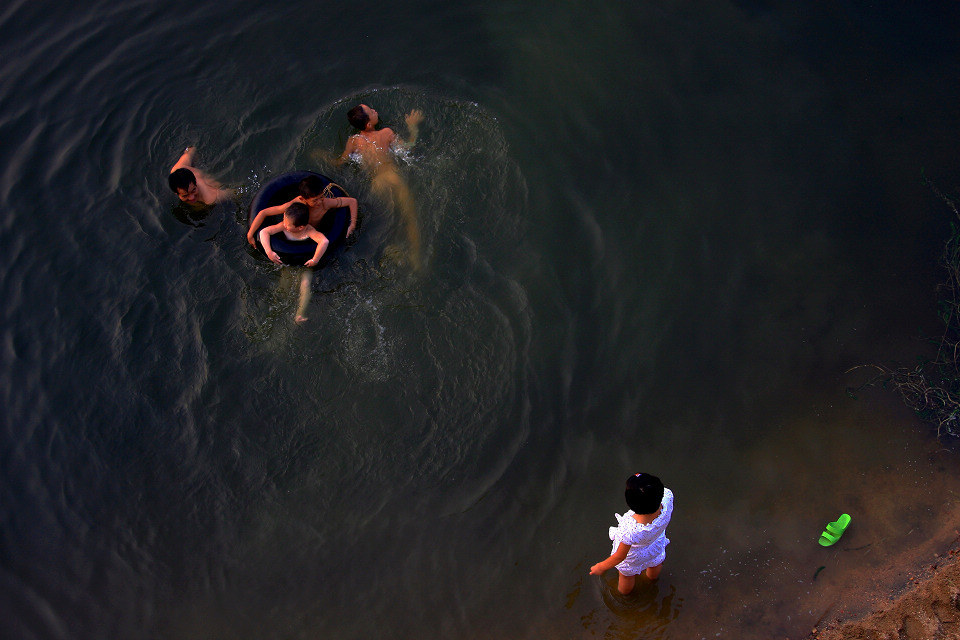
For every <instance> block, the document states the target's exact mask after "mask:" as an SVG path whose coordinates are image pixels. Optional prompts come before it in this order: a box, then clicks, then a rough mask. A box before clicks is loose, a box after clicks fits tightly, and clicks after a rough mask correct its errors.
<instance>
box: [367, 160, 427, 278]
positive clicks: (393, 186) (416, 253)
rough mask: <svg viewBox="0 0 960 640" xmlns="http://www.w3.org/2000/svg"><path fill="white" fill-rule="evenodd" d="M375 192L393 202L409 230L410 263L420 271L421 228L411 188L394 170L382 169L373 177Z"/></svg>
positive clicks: (372, 184)
mask: <svg viewBox="0 0 960 640" xmlns="http://www.w3.org/2000/svg"><path fill="white" fill-rule="evenodd" d="M371 186H372V188H373V191H374V192H375V193H376V194H377V195H379V196H380V197H381V198H383V199H385V200H387V201H389V202H393V204H394V207H395V208H396V209H397V210H399V212H400V217H401V219H402V220H403V224H404V226H405V227H406V230H407V242H408V243H409V244H410V263H411V264H412V265H413V267H414V269H420V266H421V259H420V227H419V226H418V225H417V211H416V208H415V207H414V204H413V196H412V195H411V194H410V187H408V186H407V183H405V182H404V181H403V179H402V178H401V177H400V176H399V175H398V174H397V172H396V171H394V170H393V169H392V168H385V169H381V171H380V172H379V173H378V174H377V175H376V176H374V177H373V181H372V183H371Z"/></svg>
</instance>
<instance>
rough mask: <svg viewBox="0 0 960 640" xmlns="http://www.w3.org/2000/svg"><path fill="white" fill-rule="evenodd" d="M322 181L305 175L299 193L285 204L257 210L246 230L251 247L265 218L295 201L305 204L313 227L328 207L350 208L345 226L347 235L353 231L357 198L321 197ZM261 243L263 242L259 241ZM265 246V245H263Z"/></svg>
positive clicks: (274, 214) (355, 224)
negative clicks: (348, 221) (348, 223)
mask: <svg viewBox="0 0 960 640" xmlns="http://www.w3.org/2000/svg"><path fill="white" fill-rule="evenodd" d="M323 192H324V185H323V181H322V180H320V178H318V177H317V176H307V177H306V178H304V179H303V180H301V181H300V195H299V196H297V197H296V198H294V199H293V200H291V201H290V202H287V203H285V204H278V205H275V206H273V207H267V208H266V209H261V210H260V211H258V212H257V215H256V217H255V218H254V219H253V221H252V222H251V223H250V228H249V229H248V230H247V242H249V243H250V246H251V247H256V246H257V241H256V235H255V234H256V232H257V228H258V227H259V226H260V225H261V224H263V221H264V219H265V218H268V217H269V216H278V215H281V214H283V213H285V212H286V211H287V208H288V207H289V206H290V205H292V204H293V203H295V202H299V203H301V204H304V205H306V206H307V208H308V210H309V212H310V220H309V224H311V225H313V226H314V227H316V226H317V224H319V223H320V219H321V218H323V214H325V213H326V212H327V211H329V210H330V209H339V208H340V207H349V208H350V226H348V227H347V237H348V238H349V237H350V234H352V233H353V230H354V229H355V228H356V226H357V199H356V198H346V197H343V198H325V197H323ZM261 244H263V243H262V242H261ZM264 246H266V245H264Z"/></svg>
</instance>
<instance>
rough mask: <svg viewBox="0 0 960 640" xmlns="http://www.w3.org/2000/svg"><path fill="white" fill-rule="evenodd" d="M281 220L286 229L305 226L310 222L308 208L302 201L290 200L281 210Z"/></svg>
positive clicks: (290, 229)
mask: <svg viewBox="0 0 960 640" xmlns="http://www.w3.org/2000/svg"><path fill="white" fill-rule="evenodd" d="M283 222H284V226H286V228H287V231H292V230H293V229H300V228H302V227H305V226H307V223H309V222H310V209H308V208H307V205H305V204H303V203H302V202H291V203H290V206H289V207H287V210H286V211H284V212H283ZM291 227H292V228H291Z"/></svg>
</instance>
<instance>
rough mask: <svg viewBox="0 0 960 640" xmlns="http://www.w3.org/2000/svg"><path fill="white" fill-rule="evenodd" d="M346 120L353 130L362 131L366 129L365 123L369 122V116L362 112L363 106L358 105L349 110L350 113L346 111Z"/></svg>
mask: <svg viewBox="0 0 960 640" xmlns="http://www.w3.org/2000/svg"><path fill="white" fill-rule="evenodd" d="M347 120H348V121H349V122H350V124H351V125H352V126H353V128H354V129H360V131H363V130H364V129H366V128H367V123H368V122H370V116H368V115H367V114H366V112H365V111H364V110H363V105H362V104H358V105H357V106H355V107H354V108H353V109H350V111H347Z"/></svg>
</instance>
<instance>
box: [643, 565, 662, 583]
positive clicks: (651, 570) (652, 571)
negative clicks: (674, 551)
mask: <svg viewBox="0 0 960 640" xmlns="http://www.w3.org/2000/svg"><path fill="white" fill-rule="evenodd" d="M661 569H663V563H662V562H661V563H660V564H658V565H657V566H655V567H647V570H646V572H645V573H646V574H647V577H648V578H650V579H651V580H656V579H657V578H659V577H660V570H661Z"/></svg>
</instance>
